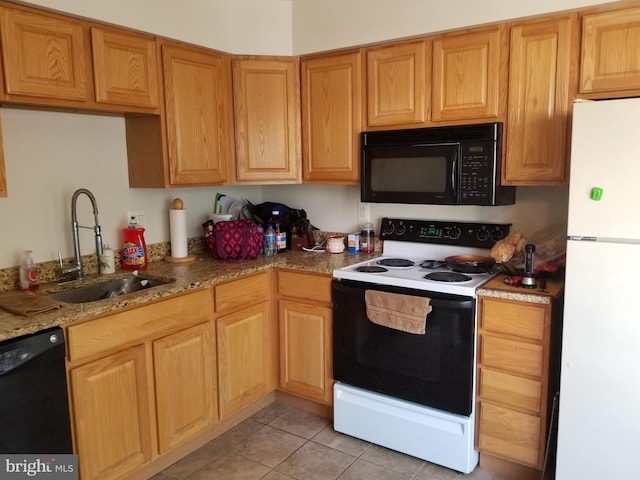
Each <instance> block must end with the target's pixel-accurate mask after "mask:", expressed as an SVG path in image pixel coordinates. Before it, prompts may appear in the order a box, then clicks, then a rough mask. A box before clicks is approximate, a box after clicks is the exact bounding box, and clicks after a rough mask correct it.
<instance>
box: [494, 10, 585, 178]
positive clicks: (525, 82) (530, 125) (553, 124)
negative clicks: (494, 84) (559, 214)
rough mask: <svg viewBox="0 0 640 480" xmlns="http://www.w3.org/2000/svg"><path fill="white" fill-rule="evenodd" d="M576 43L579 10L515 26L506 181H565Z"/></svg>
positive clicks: (575, 73)
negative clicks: (574, 13)
mask: <svg viewBox="0 0 640 480" xmlns="http://www.w3.org/2000/svg"><path fill="white" fill-rule="evenodd" d="M577 46H578V19H577V16H576V15H571V16H567V17H561V18H555V19H550V20H542V21H535V22H528V23H522V24H516V25H514V26H513V27H512V28H511V52H510V57H509V58H510V60H509V62H510V63H509V100H508V121H507V123H506V126H505V136H506V154H505V156H504V164H503V168H502V175H503V179H502V180H503V182H502V183H503V184H504V185H559V184H564V183H566V180H567V170H568V158H569V155H568V139H569V128H570V115H571V105H572V101H573V98H574V95H575V90H576V84H577V51H578V49H577Z"/></svg>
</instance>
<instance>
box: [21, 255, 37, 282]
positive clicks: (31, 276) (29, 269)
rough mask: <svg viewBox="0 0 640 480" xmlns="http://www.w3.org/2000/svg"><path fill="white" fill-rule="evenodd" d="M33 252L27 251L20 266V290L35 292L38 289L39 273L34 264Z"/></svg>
mask: <svg viewBox="0 0 640 480" xmlns="http://www.w3.org/2000/svg"><path fill="white" fill-rule="evenodd" d="M32 253H33V251H32V250H25V251H24V252H23V254H22V263H21V264H20V290H22V291H27V290H35V289H36V288H38V283H37V282H38V271H37V270H36V265H35V264H34V263H33V257H32V256H31V254H32Z"/></svg>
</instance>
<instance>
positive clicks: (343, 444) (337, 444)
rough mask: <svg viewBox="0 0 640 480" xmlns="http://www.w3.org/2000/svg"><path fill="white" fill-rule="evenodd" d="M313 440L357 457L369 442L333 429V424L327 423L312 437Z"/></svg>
mask: <svg viewBox="0 0 640 480" xmlns="http://www.w3.org/2000/svg"><path fill="white" fill-rule="evenodd" d="M312 440H313V441H314V442H316V443H319V444H321V445H324V446H325V447H330V448H333V449H335V450H339V451H341V452H344V453H348V454H349V455H353V456H354V457H359V456H360V455H362V453H363V452H364V451H365V450H366V449H367V447H368V446H369V442H365V441H364V440H360V439H358V438H354V437H350V436H349V435H345V434H343V433H340V432H336V431H335V430H334V429H333V425H327V426H326V427H325V428H323V429H322V430H320V432H318V433H317V434H316V436H314V437H313V439H312Z"/></svg>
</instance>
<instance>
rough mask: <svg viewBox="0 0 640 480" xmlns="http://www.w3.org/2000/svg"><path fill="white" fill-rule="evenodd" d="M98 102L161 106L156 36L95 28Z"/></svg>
mask: <svg viewBox="0 0 640 480" xmlns="http://www.w3.org/2000/svg"><path fill="white" fill-rule="evenodd" d="M91 40H92V48H93V78H94V81H95V91H96V101H97V102H100V103H110V104H118V105H131V106H136V107H150V108H158V107H159V106H160V101H159V89H158V82H159V78H160V77H159V71H158V54H157V50H156V42H155V39H154V38H153V37H146V36H142V35H134V34H130V33H124V32H119V31H113V30H107V29H104V28H96V27H93V28H92V29H91Z"/></svg>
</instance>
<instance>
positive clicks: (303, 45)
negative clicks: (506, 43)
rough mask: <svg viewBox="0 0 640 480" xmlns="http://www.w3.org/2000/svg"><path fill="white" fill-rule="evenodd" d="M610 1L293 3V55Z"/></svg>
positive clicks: (349, 0) (334, 0) (348, 0)
mask: <svg viewBox="0 0 640 480" xmlns="http://www.w3.org/2000/svg"><path fill="white" fill-rule="evenodd" d="M611 2H612V0H536V1H514V0H483V1H477V0H442V1H426V0H393V1H389V0H294V1H293V45H294V53H295V54H296V55H302V54H304V53H310V52H318V51H325V50H331V49H336V48H343V47H347V46H355V45H364V44H368V43H374V42H379V41H381V40H390V39H397V38H404V37H411V36H416V35H422V34H425V33H432V32H440V31H445V30H451V29H457V28H461V27H466V26H468V25H482V24H486V23H493V22H497V21H502V20H509V19H514V18H520V17H528V16H532V15H538V14H543V13H548V12H557V11H561V10H571V9H575V8H581V7H585V6H589V5H595V4H602V3H611Z"/></svg>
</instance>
